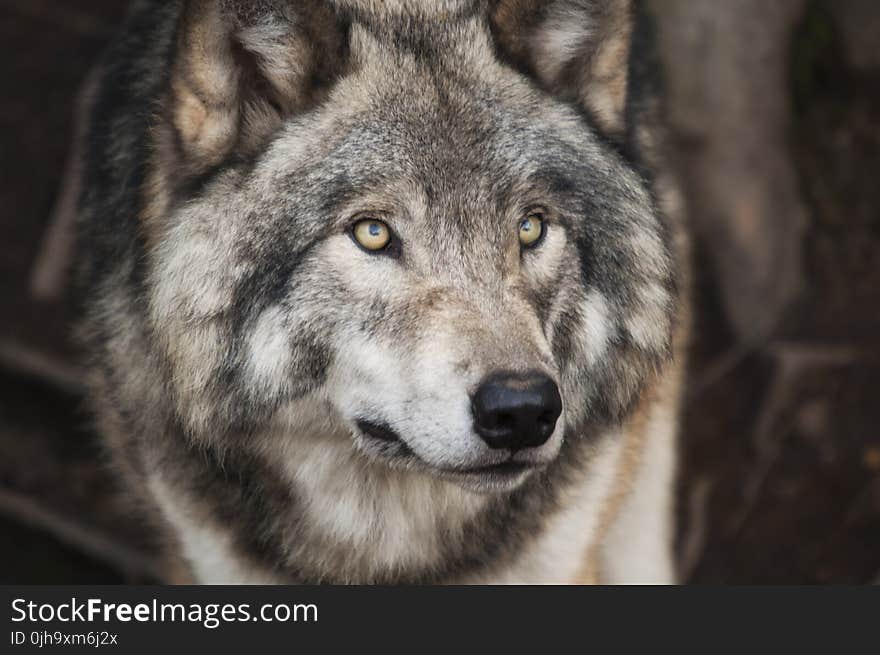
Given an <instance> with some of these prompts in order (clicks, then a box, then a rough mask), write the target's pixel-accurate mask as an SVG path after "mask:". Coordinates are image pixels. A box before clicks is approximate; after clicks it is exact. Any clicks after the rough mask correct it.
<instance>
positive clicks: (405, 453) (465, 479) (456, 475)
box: [356, 420, 543, 488]
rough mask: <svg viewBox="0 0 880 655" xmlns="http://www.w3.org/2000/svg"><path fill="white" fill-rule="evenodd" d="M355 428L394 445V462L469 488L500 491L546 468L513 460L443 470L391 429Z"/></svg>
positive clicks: (369, 424)
mask: <svg viewBox="0 0 880 655" xmlns="http://www.w3.org/2000/svg"><path fill="white" fill-rule="evenodd" d="M356 425H357V428H358V430H360V431H361V432H362V433H363V434H364V435H365V436H367V437H369V438H370V439H373V440H375V441H376V442H377V443H379V444H383V445H391V444H393V445H394V446H396V449H395V450H394V457H395V458H401V457H402V458H404V459H406V460H409V461H410V463H411V464H412V463H413V462H415V463H416V464H417V466H418V467H419V468H423V469H424V470H425V471H426V472H432V473H433V474H434V475H439V476H441V477H444V478H446V479H449V480H452V481H455V482H459V483H464V484H465V485H466V486H468V487H475V488H482V487H484V486H486V487H499V485H500V486H501V487H504V486H506V485H507V484H509V483H511V482H513V481H516V480H519V479H522V478H523V477H524V476H525V475H526V474H527V473H530V472H533V471H536V470H538V469H541V468H543V466H541V465H538V464H535V463H532V462H523V461H519V460H514V459H505V460H503V461H500V462H497V463H493V464H487V465H485V466H476V467H471V468H440V467H437V466H435V465H432V464H430V463H428V462H426V461H424V460H423V459H421V458H420V457H419V456H418V455H417V454H416V453H415V452H413V450H412V449H411V448H410V447H409V446H407V444H406V442H405V441H404V440H403V438H402V437H401V436H400V435H399V434H398V433H397V432H396V431H395V430H393V429H392V428H391V427H389V426H388V425H385V424H382V423H375V422H373V421H366V420H358V421H356ZM478 481H483V482H484V483H485V484H481V483H479V482H478Z"/></svg>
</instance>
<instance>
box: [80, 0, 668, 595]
mask: <svg viewBox="0 0 880 655" xmlns="http://www.w3.org/2000/svg"><path fill="white" fill-rule="evenodd" d="M513 4H523V3H515V2H514V3H513ZM548 4H552V5H554V6H553V7H551V8H550V11H549V13H547V14H543V13H541V12H538V13H535V12H534V11H531V10H529V11H526V12H525V13H524V14H519V13H516V12H513V14H515V15H516V16H518V17H519V18H517V20H520V19H521V20H529V21H532V22H531V23H529V27H528V29H529V33H530V34H532V35H533V37H532V38H536V39H537V38H541V39H545V41H542V42H541V43H540V44H538V45H540V47H538V46H537V45H536V47H535V48H534V49H533V51H528V46H527V45H524V44H522V43H509V42H506V41H505V39H506V38H509V37H508V36H506V35H508V34H510V26H509V25H507V26H501V27H499V23H498V21H500V20H506V18H505V15H504V11H505V7H503V5H504V2H503V1H502V2H480V1H479V0H477V1H473V2H468V1H466V0H461V1H456V0H448V1H447V2H444V3H419V2H416V1H415V0H398V1H395V2H386V3H376V2H369V1H367V0H363V1H361V0H345V1H342V0H340V1H339V2H333V3H329V4H324V3H323V2H322V1H319V0H314V2H305V3H302V4H297V3H286V2H280V1H279V2H253V3H248V2H210V1H204V0H202V1H191V2H177V3H158V2H148V1H145V2H140V3H138V5H137V6H136V8H135V9H134V11H133V13H132V16H131V19H130V21H129V24H128V27H127V29H126V30H125V32H124V33H123V35H122V36H121V37H120V39H119V41H118V42H117V44H116V45H115V46H114V47H113V48H112V49H111V51H110V53H109V54H108V57H107V59H106V61H105V74H104V82H103V85H102V88H101V91H100V92H99V94H98V99H97V102H96V109H95V112H94V116H93V120H92V126H91V141H90V144H91V152H90V159H89V162H88V166H87V179H86V189H87V191H86V193H85V195H84V198H83V202H82V203H81V220H80V258H81V275H80V281H81V289H82V291H83V297H84V303H85V308H86V313H85V319H84V320H83V323H82V330H81V333H82V335H83V342H84V344H85V347H86V349H87V352H88V353H89V356H90V362H91V371H92V372H91V375H90V381H91V385H92V389H93V394H92V396H93V404H94V406H95V409H96V411H97V414H98V416H99V419H100V424H101V426H102V428H103V430H104V432H105V434H106V437H107V443H108V445H109V446H110V448H111V452H112V453H113V455H114V457H115V459H116V461H117V462H118V463H119V466H120V468H121V469H123V471H125V472H126V475H127V479H128V482H129V484H130V485H131V487H132V488H133V489H136V490H138V491H139V493H140V495H141V497H142V499H143V500H144V502H145V504H146V506H147V507H152V508H153V511H154V515H155V516H156V517H158V518H157V520H158V522H159V524H160V525H162V526H163V527H167V528H168V534H169V535H170V537H169V538H170V539H171V540H172V542H176V543H177V544H178V547H179V548H180V549H181V550H182V552H183V553H184V555H185V556H186V557H188V558H189V559H190V561H191V564H192V565H193V569H194V570H195V572H196V574H197V577H199V578H201V579H205V578H206V577H208V576H207V575H206V574H204V573H203V572H201V571H202V570H201V569H200V567H199V566H198V562H194V561H193V560H195V559H198V558H199V555H198V554H194V552H193V550H194V549H195V550H198V548H196V547H195V546H193V545H192V544H194V543H203V542H202V541H198V540H197V539H196V538H195V537H188V536H187V534H186V532H187V530H186V529H185V527H186V526H189V525H192V526H194V528H197V529H199V530H203V531H204V534H206V535H213V536H217V535H220V537H218V538H217V539H216V541H217V543H219V544H223V548H224V549H225V550H224V552H223V554H222V556H221V561H223V562H228V567H229V568H228V569H226V568H224V569H223V570H225V571H226V576H227V577H228V578H229V579H232V578H235V577H236V576H235V575H233V573H232V571H233V569H235V567H238V569H241V570H242V571H244V573H242V574H241V576H239V577H242V578H248V579H259V580H267V581H268V580H275V581H286V582H385V583H395V582H446V581H461V580H468V579H486V578H487V576H488V577H489V578H491V575H492V572H493V571H495V572H498V571H501V570H502V569H503V568H504V566H505V565H506V564H508V563H510V562H513V561H516V559H517V557H519V556H520V554H521V553H522V552H524V550H526V549H527V548H528V545H529V544H531V543H533V542H535V540H536V539H537V538H538V536H539V535H540V534H541V531H542V529H543V527H544V526H545V525H547V523H548V522H549V521H550V520H551V519H552V517H553V516H554V515H555V514H556V513H557V512H558V511H559V510H560V508H562V507H564V506H565V505H566V500H565V498H566V497H567V496H569V495H570V492H571V489H573V488H574V487H575V486H577V485H578V484H580V481H582V480H583V479H584V475H585V474H586V473H589V471H590V462H591V461H593V459H594V457H595V456H596V453H597V452H599V450H597V449H601V448H602V446H601V444H602V443H603V442H604V441H607V440H609V439H613V436H609V435H613V434H615V433H616V427H617V426H618V425H620V424H621V423H624V422H626V421H627V419H628V416H629V415H630V414H631V412H632V411H633V408H634V407H635V406H636V405H638V404H639V403H641V402H642V399H643V398H644V396H645V393H646V390H649V389H650V388H651V387H652V385H653V384H654V383H655V381H656V380H657V379H658V376H660V375H662V372H663V371H664V367H665V366H666V364H667V362H668V361H669V360H670V358H671V356H672V353H673V336H674V332H675V330H676V324H675V314H676V311H677V302H678V301H677V284H676V276H677V272H676V264H675V257H676V255H675V253H674V252H673V246H672V241H671V238H670V234H671V233H672V232H673V231H674V230H676V229H677V227H676V226H674V225H670V224H668V222H667V219H666V218H665V217H664V215H663V214H662V212H661V211H660V210H659V209H658V207H657V205H656V203H655V196H656V194H657V189H656V188H652V187H651V185H650V184H649V182H647V181H646V180H645V179H644V177H643V176H642V174H641V173H640V172H639V171H644V170H646V166H647V163H646V162H645V161H642V160H640V159H639V156H638V152H639V144H637V143H628V142H626V139H625V136H624V135H623V134H624V133H623V132H621V131H620V130H618V129H616V128H615V129H608V130H604V129H599V128H598V127H596V126H597V125H605V122H603V121H602V120H599V121H598V122H594V121H593V120H592V119H591V112H592V110H593V109H594V104H595V103H593V102H592V100H590V99H591V98H595V97H600V96H597V95H595V93H599V90H598V85H599V84H601V83H603V82H607V80H606V79H604V78H603V79H599V78H595V77H594V78H590V79H587V80H584V79H581V78H578V79H576V80H573V81H571V83H572V84H575V85H579V86H577V92H576V93H569V92H568V91H567V90H566V89H563V88H561V87H562V86H564V85H565V84H567V83H569V81H568V80H562V79H561V78H560V79H559V80H556V81H550V80H548V79H545V78H544V77H543V74H542V73H541V71H542V70H546V71H549V70H551V69H553V70H557V69H560V66H562V67H563V68H566V67H569V66H572V65H577V58H578V57H582V56H583V57H594V56H595V52H597V51H598V50H600V49H601V47H600V46H601V44H597V43H584V44H580V45H579V46H578V47H570V46H571V44H570V40H571V38H574V36H572V35H571V34H569V35H566V36H565V38H562V37H558V38H557V37H554V35H553V34H552V33H551V32H552V30H554V29H557V28H558V26H559V25H560V20H559V16H566V17H573V18H574V19H576V18H577V16H578V15H579V14H578V12H579V11H581V10H582V9H588V10H589V11H588V12H586V13H585V14H584V20H590V21H595V20H596V16H597V15H599V16H601V12H600V13H599V14H597V13H596V12H595V11H594V10H595V7H592V6H590V3H585V2H570V3H569V2H568V0H558V2H554V3H548ZM526 9H528V8H526ZM513 14H511V15H513ZM591 25H592V23H591ZM542 30H544V31H545V33H543V35H542ZM600 32H601V30H599V31H598V32H597V30H596V29H592V28H591V29H585V30H583V32H582V35H583V38H584V39H596V38H599V37H597V36H596V34H598V33H600ZM609 38H610V37H609ZM554 43H562V44H564V48H563V49H562V50H561V51H555V52H549V51H548V50H552V47H553V44H554ZM524 52H527V55H528V57H529V58H532V59H529V61H530V62H532V63H531V64H529V65H524V64H523V60H522V59H521V56H522V54H523V53H524ZM506 53H516V56H515V55H514V54H510V55H508V54H506ZM547 58H553V59H554V61H549V60H548V59H547ZM562 58H571V59H572V61H567V62H560V59H562ZM603 65H606V66H607V61H606V62H604V64H603ZM618 65H619V66H620V67H623V68H625V69H628V67H629V63H628V61H626V60H625V59H623V60H620V61H619V62H618ZM613 83H614V84H618V83H619V80H618V79H615V80H614V81H613ZM594 85H595V86H596V87H597V88H596V89H594V88H593V86H594ZM582 87H583V88H582ZM594 92H595V93H594ZM600 95H601V94H600ZM603 106H604V107H605V108H606V109H607V108H608V107H610V106H611V105H608V104H607V103H606V105H603ZM605 118H607V115H606V116H605ZM623 121H625V117H624V115H623V114H622V113H621V114H620V115H619V116H617V117H616V118H615V119H614V120H612V121H611V122H610V123H608V124H609V125H611V124H613V125H617V124H618V122H619V123H620V124H622V122H623ZM606 122H607V121H606ZM627 127H628V128H629V127H631V126H627ZM646 129H647V128H646ZM623 152H627V153H628V156H624V155H623V154H622V153H623ZM538 207H539V208H540V209H541V211H542V212H543V213H544V215H545V218H546V224H547V225H548V231H547V234H546V237H545V240H544V242H543V243H542V244H541V246H540V247H538V248H535V249H534V250H528V251H521V249H520V246H519V243H518V241H517V226H518V222H519V221H520V220H521V219H522V218H523V217H524V216H525V214H526V213H528V212H529V211H530V210H531V209H533V208H538ZM364 215H369V216H371V217H378V218H381V219H382V220H384V221H385V222H386V223H387V224H388V225H390V226H391V227H392V229H393V231H394V232H395V239H396V241H395V244H394V249H393V250H391V251H389V252H388V253H385V254H381V255H374V254H368V253H366V252H364V251H362V250H360V249H359V248H358V247H357V246H356V245H355V244H354V243H353V241H352V239H351V238H350V235H349V234H348V232H347V231H348V229H349V227H350V225H351V224H352V222H353V221H354V220H356V219H357V218H358V217H359V216H364ZM498 370H513V371H534V370H538V371H541V372H543V373H546V374H547V375H550V376H551V377H552V378H554V379H555V380H556V381H557V383H558V384H559V386H560V388H561V392H562V397H563V404H564V413H563V417H562V418H561V419H560V421H559V423H558V424H557V430H556V433H555V434H554V435H553V437H552V438H551V439H550V440H549V441H548V442H547V444H545V445H544V446H542V447H540V448H536V449H533V451H532V452H527V453H525V454H522V455H521V457H522V459H523V461H526V462H528V463H530V464H532V465H534V466H535V470H534V471H533V472H532V473H524V474H522V475H521V476H519V477H517V478H516V479H504V480H502V479H498V478H495V477H492V476H491V475H487V476H482V477H481V476H475V475H474V474H470V473H465V472H464V471H466V470H467V469H472V468H476V467H483V466H486V465H488V464H494V463H497V462H499V461H501V460H502V459H504V458H506V457H507V456H508V455H509V454H508V453H506V452H498V451H491V450H490V449H489V448H488V447H487V446H486V445H485V444H483V443H482V441H481V440H480V439H479V438H478V437H477V436H476V435H475V434H474V432H473V429H472V425H471V422H472V417H471V415H470V408H469V400H468V399H469V394H470V393H471V392H472V391H473V390H474V388H475V387H476V385H477V384H478V383H479V382H480V380H481V379H483V378H484V377H486V376H487V375H489V374H491V373H493V372H495V371H498ZM673 402H674V401H673ZM358 421H370V422H375V423H381V424H382V425H384V426H387V427H388V428H389V429H391V430H393V431H394V432H395V433H396V434H397V435H399V437H400V440H399V441H396V442H394V443H389V442H387V441H379V440H376V439H373V438H371V437H370V436H369V435H367V434H364V433H362V432H361V431H360V430H359V429H358V428H357V423H358ZM588 477H589V476H588ZM170 498H173V499H174V501H173V504H174V505H175V507H173V508H172V507H171V506H170V505H169V503H170V501H169V499H170ZM182 525H183V526H184V527H183V528H182V527H181V526H182ZM212 538H213V537H212ZM188 539H189V541H187V540H188ZM187 543H189V546H187ZM218 548H219V546H218ZM205 558H206V559H207V555H206V556H205ZM223 558H225V559H223ZM225 566H226V565H223V567H225ZM238 569H236V570H238ZM220 577H221V578H223V575H222V574H221V575H220Z"/></svg>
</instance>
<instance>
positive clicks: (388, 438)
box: [357, 420, 403, 443]
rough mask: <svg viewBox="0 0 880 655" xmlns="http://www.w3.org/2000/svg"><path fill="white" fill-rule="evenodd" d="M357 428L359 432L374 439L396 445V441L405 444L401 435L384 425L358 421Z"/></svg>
mask: <svg viewBox="0 0 880 655" xmlns="http://www.w3.org/2000/svg"><path fill="white" fill-rule="evenodd" d="M357 427H358V430H360V431H361V432H363V433H364V434H365V435H367V436H368V437H372V438H373V439H378V440H379V441H385V442H388V443H394V442H396V441H399V442H401V443H403V439H401V438H400V435H399V434H397V433H396V432H395V431H394V430H392V429H391V428H390V427H389V426H387V425H385V424H383V423H373V422H372V421H363V420H360V421H357Z"/></svg>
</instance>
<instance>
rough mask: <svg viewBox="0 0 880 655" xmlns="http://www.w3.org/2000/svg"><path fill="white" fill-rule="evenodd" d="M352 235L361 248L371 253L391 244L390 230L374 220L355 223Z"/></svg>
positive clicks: (369, 219)
mask: <svg viewBox="0 0 880 655" xmlns="http://www.w3.org/2000/svg"><path fill="white" fill-rule="evenodd" d="M353 234H354V238H355V240H356V241H357V242H358V243H359V244H360V245H361V247H363V248H365V249H366V250H370V251H372V252H376V251H379V250H384V249H385V248H387V247H388V244H389V243H391V230H390V228H389V227H388V226H387V225H385V223H383V222H382V221H377V220H376V219H374V218H368V219H365V220H363V221H358V222H357V223H355V225H354V231H353Z"/></svg>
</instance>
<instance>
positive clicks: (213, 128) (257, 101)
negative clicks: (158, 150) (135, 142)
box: [164, 0, 345, 175]
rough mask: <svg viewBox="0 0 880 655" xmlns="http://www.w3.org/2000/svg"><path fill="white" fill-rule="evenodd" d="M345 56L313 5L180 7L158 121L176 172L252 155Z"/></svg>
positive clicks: (330, 24)
mask: <svg viewBox="0 0 880 655" xmlns="http://www.w3.org/2000/svg"><path fill="white" fill-rule="evenodd" d="M344 47H345V36H344V27H343V26H342V25H340V24H339V22H338V19H337V17H336V15H335V14H334V12H333V11H332V10H331V9H329V8H328V7H327V6H326V3H324V2H321V1H320V0H302V1H300V2H296V3H291V2H285V1H282V0H278V1H273V0H261V1H259V2H256V1H249V0H186V2H185V6H184V9H183V12H182V14H181V18H180V24H179V27H178V33H177V41H176V53H175V58H174V64H173V68H172V71H171V83H170V91H169V96H168V106H167V108H166V109H167V110H166V111H165V112H164V115H165V117H166V119H167V121H168V122H169V123H170V126H171V127H172V128H173V131H174V133H175V135H176V138H175V142H176V144H177V149H178V153H177V155H178V158H179V159H180V160H182V161H179V162H178V163H179V164H181V165H182V168H183V171H182V172H184V173H188V174H191V175H198V174H201V173H203V172H205V171H207V170H209V169H210V168H211V167H214V166H217V165H218V164H220V163H221V162H222V161H223V160H224V159H225V158H226V157H228V156H229V155H230V154H233V153H247V152H249V151H253V150H254V149H256V148H257V147H259V145H260V144H261V143H262V142H263V141H264V140H265V138H266V137H267V136H269V135H270V134H271V133H272V132H274V131H275V130H276V129H277V128H278V126H279V125H280V124H281V121H282V120H283V119H284V118H285V117H288V116H290V115H292V114H294V113H296V112H299V111H303V110H305V109H308V108H309V107H310V106H311V105H313V104H314V103H315V102H317V101H318V99H319V98H320V95H321V92H322V91H323V90H324V89H325V88H326V86H327V85H328V83H329V82H330V81H331V80H332V79H333V78H334V77H335V76H336V74H338V69H339V68H340V67H341V65H342V59H343V51H344ZM178 168H180V167H178Z"/></svg>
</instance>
